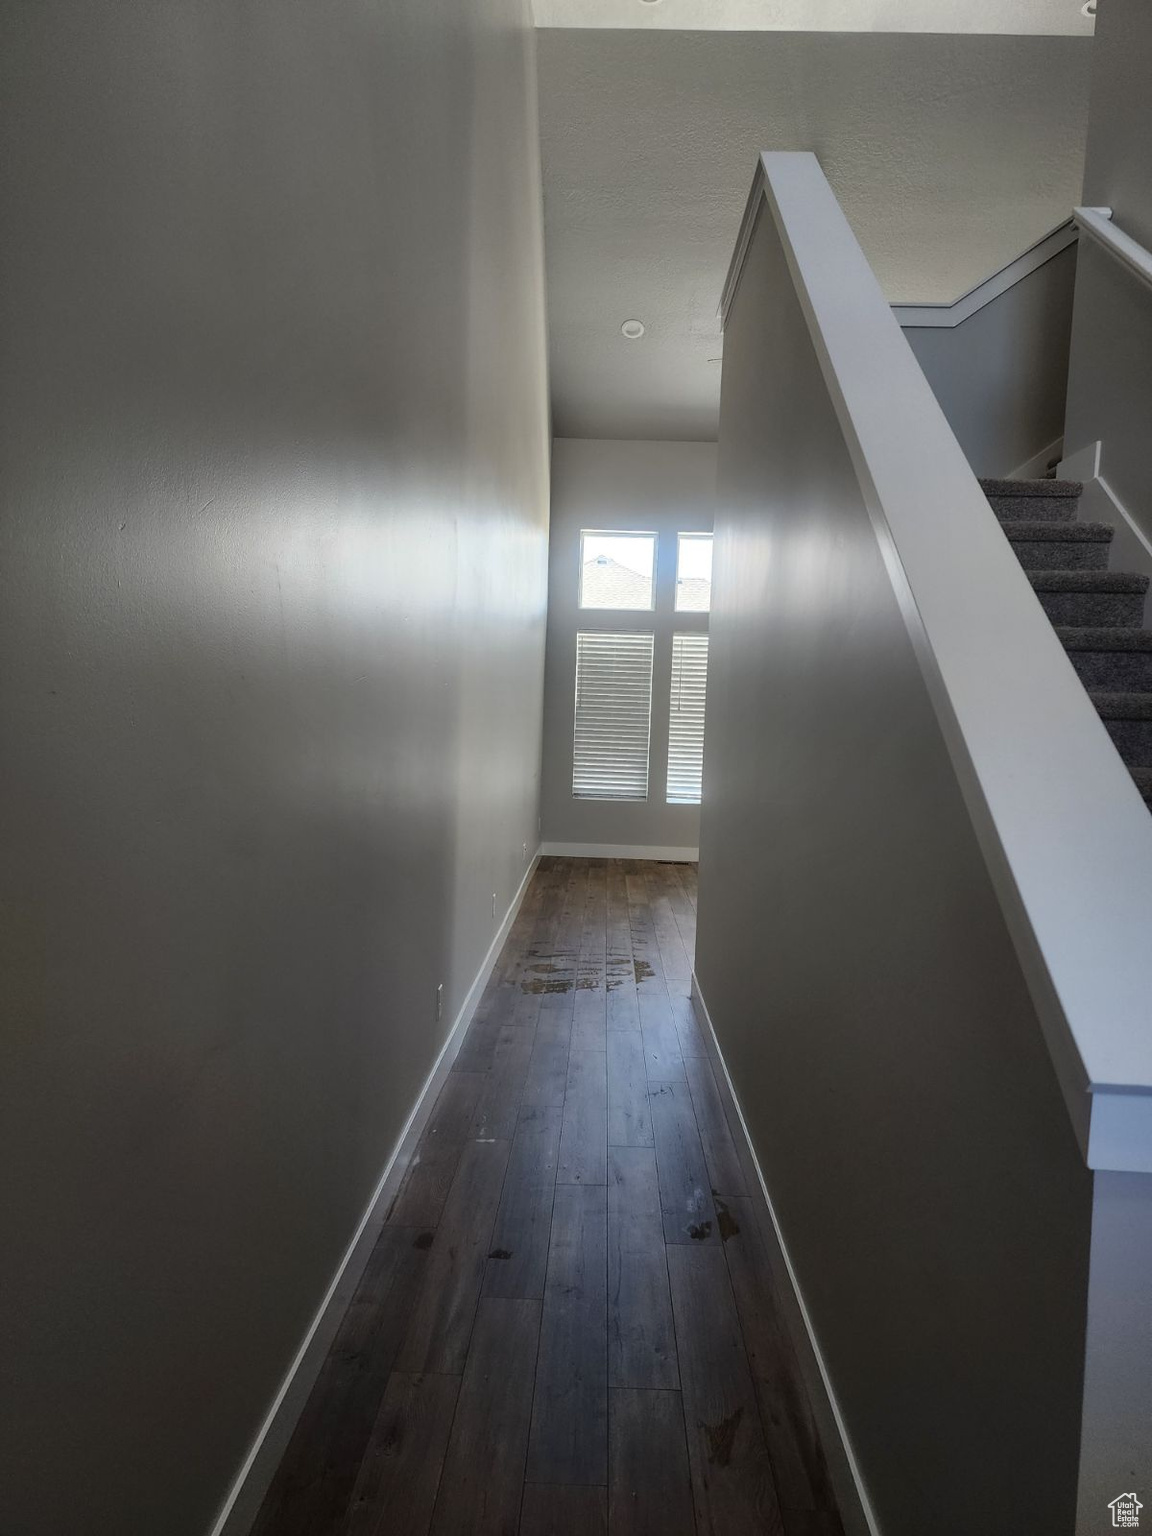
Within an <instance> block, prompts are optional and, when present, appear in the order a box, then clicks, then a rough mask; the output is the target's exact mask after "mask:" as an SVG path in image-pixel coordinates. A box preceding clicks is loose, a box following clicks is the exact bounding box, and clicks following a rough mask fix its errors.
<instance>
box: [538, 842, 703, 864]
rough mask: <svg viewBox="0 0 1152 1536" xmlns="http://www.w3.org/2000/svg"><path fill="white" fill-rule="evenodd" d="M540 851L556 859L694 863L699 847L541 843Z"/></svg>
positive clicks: (697, 856) (697, 857) (698, 854)
mask: <svg viewBox="0 0 1152 1536" xmlns="http://www.w3.org/2000/svg"><path fill="white" fill-rule="evenodd" d="M540 852H541V853H542V854H550V855H551V856H552V857H553V858H556V859H659V860H663V861H665V862H669V863H672V864H695V863H697V861H698V860H699V858H700V850H699V848H667V847H659V848H648V847H646V846H645V845H644V844H642V843H541V844H540Z"/></svg>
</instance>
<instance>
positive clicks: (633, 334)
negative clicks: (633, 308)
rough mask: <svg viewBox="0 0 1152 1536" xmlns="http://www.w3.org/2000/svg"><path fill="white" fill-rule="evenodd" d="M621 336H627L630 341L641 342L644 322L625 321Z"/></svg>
mask: <svg viewBox="0 0 1152 1536" xmlns="http://www.w3.org/2000/svg"><path fill="white" fill-rule="evenodd" d="M620 334H621V336H627V338H628V340H629V341H639V340H640V338H641V336H643V334H644V322H643V321H642V320H625V322H624V324H623V325H622V326H621V327H620Z"/></svg>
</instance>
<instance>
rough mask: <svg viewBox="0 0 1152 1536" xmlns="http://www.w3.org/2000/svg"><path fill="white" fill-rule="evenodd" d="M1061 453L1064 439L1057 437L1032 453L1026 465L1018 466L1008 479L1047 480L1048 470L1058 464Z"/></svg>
mask: <svg viewBox="0 0 1152 1536" xmlns="http://www.w3.org/2000/svg"><path fill="white" fill-rule="evenodd" d="M1063 452H1064V439H1063V438H1062V437H1058V438H1057V439H1056V441H1055V442H1052V443H1049V444H1048V446H1047V448H1041V450H1040V452H1039V453H1034V454H1033V455H1032V457H1031V458H1030V459H1029V460H1028V461H1027V463H1024V464H1018V465H1017V466H1016V468H1015V469H1014V470H1013V471H1012V473H1011V474H1010V475H1009V476H1008V479H1009V480H1044V479H1046V478H1047V475H1048V470H1049V468H1050V467H1051V466H1052V465H1053V464H1057V463H1059V461H1060V457H1061V455H1062V454H1063ZM1077 478H1079V477H1078V476H1077Z"/></svg>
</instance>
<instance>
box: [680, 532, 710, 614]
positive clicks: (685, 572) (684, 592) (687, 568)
mask: <svg viewBox="0 0 1152 1536" xmlns="http://www.w3.org/2000/svg"><path fill="white" fill-rule="evenodd" d="M711 607H712V535H711V534H710V533H682V534H680V536H679V539H678V542H677V548H676V612H677V613H707V612H708V611H709V610H710V609H711Z"/></svg>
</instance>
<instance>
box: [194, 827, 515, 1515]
mask: <svg viewBox="0 0 1152 1536" xmlns="http://www.w3.org/2000/svg"><path fill="white" fill-rule="evenodd" d="M539 862H540V854H539V853H538V852H537V853H536V854H534V855H533V857H532V860H531V862H530V864H529V865H528V870H527V873H526V874H525V876H524V879H523V880H522V881H521V883H520V889H519V890H518V891H517V892H516V894H515V896H514V897H513V898H512V903H511V905H510V906H509V908H508V911H507V912H506V913H505V915H504V921H503V922H502V923H501V924H500V927H499V928H498V929H497V931H496V936H495V938H494V939H493V940H492V943H491V944H490V945H489V946H488V953H487V954H486V955H485V956H484V959H483V960H482V961H481V963H480V969H479V970H478V971H477V972H476V977H475V979H474V981H473V982H472V985H471V987H469V989H468V995H467V996H466V997H465V999H464V1002H463V1003H462V1004H461V1007H460V1011H459V1013H458V1014H457V1015H456V1020H455V1022H454V1023H453V1025H452V1028H451V1029H450V1030H449V1031H448V1037H447V1039H446V1040H445V1041H444V1044H443V1045H442V1046H441V1047H440V1053H439V1055H438V1056H437V1057H436V1060H435V1062H434V1063H433V1066H432V1070H431V1071H430V1072H429V1074H428V1077H427V1079H426V1080H425V1083H424V1086H423V1088H422V1089H421V1090H420V1093H419V1095H418V1096H417V1099H416V1102H415V1104H414V1105H413V1106H412V1113H411V1114H410V1115H409V1116H408V1119H407V1121H406V1122H405V1124H404V1129H403V1130H402V1131H401V1132H400V1135H399V1137H398V1138H397V1141H396V1145H395V1146H394V1147H393V1149H392V1153H391V1156H390V1157H389V1158H388V1161H387V1163H386V1164H385V1165H384V1172H383V1173H382V1174H381V1175H380V1178H379V1181H378V1182H377V1185H376V1188H375V1190H374V1191H373V1193H372V1198H371V1199H370V1200H369V1201H368V1204H367V1206H366V1207H365V1209H364V1214H363V1215H362V1216H361V1218H360V1220H359V1222H358V1224H357V1227H356V1230H355V1232H354V1233H353V1234H352V1239H351V1241H350V1242H349V1244H348V1247H347V1248H346V1249H345V1251H344V1257H343V1258H342V1259H341V1260H340V1263H339V1264H338V1265H337V1267H336V1273H335V1274H334V1275H333V1276H332V1281H331V1284H330V1285H329V1286H328V1289H327V1291H326V1292H325V1293H324V1299H323V1301H322V1302H321V1303H320V1305H319V1307H318V1308H317V1309H316V1313H315V1315H314V1317H313V1318H312V1321H311V1323H309V1325H308V1328H307V1331H306V1332H305V1334H304V1337H303V1339H302V1340H301V1342H300V1347H299V1349H297V1351H296V1354H295V1356H294V1357H293V1360H292V1363H291V1365H290V1366H289V1367H288V1370H287V1372H286V1374H285V1376H284V1379H283V1381H282V1382H281V1383H280V1387H279V1390H278V1391H277V1393H276V1395H275V1397H274V1398H273V1399H272V1404H271V1406H270V1408H269V1409H268V1412H267V1414H266V1415H265V1417H264V1422H263V1423H262V1424H261V1425H260V1428H259V1430H257V1432H256V1437H255V1439H254V1440H253V1441H252V1444H251V1446H250V1447H249V1450H248V1453H247V1455H246V1456H245V1457H244V1460H243V1462H242V1463H241V1464H240V1470H239V1472H238V1473H237V1474H236V1477H235V1479H234V1480H233V1483H232V1486H231V1488H230V1489H229V1490H228V1495H227V1497H226V1498H225V1500H224V1503H223V1504H222V1505H221V1507H220V1512H219V1514H218V1515H217V1516H216V1518H215V1520H214V1521H213V1523H212V1525H211V1527H210V1528H209V1536H245V1533H246V1532H247V1531H248V1530H249V1528H250V1527H251V1525H252V1522H253V1520H254V1519H255V1518H256V1514H257V1511H258V1510H259V1507H260V1504H261V1502H262V1500H263V1498H264V1494H265V1493H266V1492H267V1489H268V1485H269V1483H270V1482H271V1479H272V1474H273V1473H274V1472H275V1470H276V1465H277V1463H278V1462H279V1460H280V1457H281V1455H282V1454H283V1451H284V1447H285V1446H286V1444H287V1441H288V1436H289V1434H290V1433H291V1431H292V1428H293V1427H294V1425H295V1423H296V1420H297V1419H298V1418H299V1416H300V1411H301V1409H302V1408H303V1406H304V1402H305V1399H306V1398H307V1396H308V1393H309V1392H310V1391H311V1389H312V1385H313V1383H314V1381H315V1379H316V1376H317V1374H318V1373H319V1370H320V1366H321V1365H322V1364H323V1361H324V1356H325V1354H326V1353H327V1351H328V1347H329V1345H330V1344H331V1341H332V1338H333V1337H334V1335H335V1332H336V1328H337V1326H338V1325H339V1322H340V1319H341V1318H342V1317H343V1315H344V1312H345V1310H346V1308H347V1305H348V1302H349V1300H350V1299H351V1293H352V1291H353V1290H354V1289H355V1287H356V1285H357V1283H358V1282H359V1279H360V1276H361V1274H362V1273H363V1270H364V1266H365V1265H366V1264H367V1262H368V1259H369V1257H370V1255H371V1252H372V1248H373V1245H374V1243H375V1240H376V1238H377V1236H378V1235H379V1229H380V1228H381V1227H382V1226H383V1223H384V1217H385V1215H386V1214H387V1210H388V1206H389V1204H390V1203H391V1201H392V1197H393V1195H394V1194H395V1192H396V1190H397V1188H398V1187H399V1184H400V1180H401V1179H402V1178H403V1176H404V1173H405V1171H406V1169H407V1167H408V1163H409V1162H410V1160H411V1157H412V1153H413V1151H414V1150H415V1147H416V1143H417V1142H418V1141H419V1139H420V1136H421V1134H422V1133H423V1130H424V1127H425V1125H426V1124H427V1123H428V1118H429V1116H430V1115H431V1113H432V1108H433V1106H434V1104H435V1102H436V1097H437V1094H438V1093H439V1091H440V1089H441V1087H442V1086H443V1084H444V1080H445V1079H446V1078H447V1076H448V1073H449V1071H450V1070H451V1067H452V1063H453V1061H455V1059H456V1056H457V1054H458V1053H459V1050H460V1046H461V1044H462V1043H463V1040H464V1035H465V1033H466V1031H467V1029H468V1025H469V1024H470V1023H471V1022H472V1018H473V1015H474V1014H475V1012H476V1008H477V1005H478V1004H479V1002H480V998H481V996H482V995H483V992H484V987H485V985H486V984H487V981H488V977H489V975H490V974H491V971H492V967H493V966H494V965H495V963H496V959H497V957H498V956H499V954H500V951H501V949H502V948H503V947H504V944H505V942H506V940H507V938H508V935H509V933H510V932H511V929H512V924H513V923H514V922H515V920H516V915H517V913H518V912H519V911H520V908H521V906H522V905H523V902H524V897H525V896H526V895H527V892H528V887H529V885H530V884H531V881H532V876H533V875H534V874H535V872H536V866H537V865H538V864H539Z"/></svg>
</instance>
